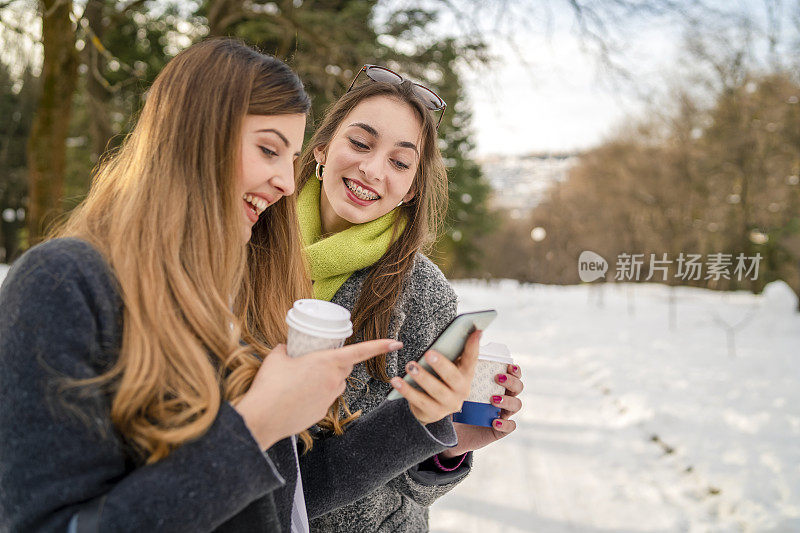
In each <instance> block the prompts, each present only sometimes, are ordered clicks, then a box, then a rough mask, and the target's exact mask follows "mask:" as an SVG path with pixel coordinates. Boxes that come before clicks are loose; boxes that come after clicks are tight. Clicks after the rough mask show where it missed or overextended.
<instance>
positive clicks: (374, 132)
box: [350, 122, 419, 157]
mask: <svg viewBox="0 0 800 533" xmlns="http://www.w3.org/2000/svg"><path fill="white" fill-rule="evenodd" d="M350 125H351V126H354V127H356V128H361V129H362V130H364V131H366V132H367V133H369V134H370V135H372V136H373V137H375V138H376V139H377V138H380V136H381V134H380V133H378V130H376V129H375V128H373V127H372V126H370V125H369V124H364V123H363V122H354V123H352V124H350ZM395 146H399V147H401V148H411V149H412V150H414V152H416V154H417V157H419V150H418V149H417V145H415V144H414V143H412V142H410V141H400V142H399V143H397V144H396V145H395Z"/></svg>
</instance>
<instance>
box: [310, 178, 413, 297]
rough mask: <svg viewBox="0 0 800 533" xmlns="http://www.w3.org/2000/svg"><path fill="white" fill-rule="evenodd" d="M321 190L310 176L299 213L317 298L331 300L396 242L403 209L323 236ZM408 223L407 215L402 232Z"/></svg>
mask: <svg viewBox="0 0 800 533" xmlns="http://www.w3.org/2000/svg"><path fill="white" fill-rule="evenodd" d="M321 189H322V186H321V183H320V181H319V180H318V179H316V178H315V177H313V176H312V177H311V178H309V180H308V181H307V182H306V184H305V185H304V186H303V189H302V190H301V191H300V193H299V194H298V195H297V216H298V219H299V222H300V232H301V233H302V235H303V244H305V247H306V256H307V257H308V263H309V266H310V267H311V279H312V280H313V282H314V298H318V299H320V300H328V301H330V300H331V299H332V298H333V297H334V295H335V294H336V291H338V290H339V287H341V286H342V285H343V284H344V282H345V281H347V278H349V277H350V276H351V275H352V274H353V272H355V271H356V270H361V269H362V268H366V267H368V266H370V265H374V264H375V263H377V262H378V260H379V259H380V258H381V257H383V254H385V253H386V251H387V250H388V249H389V246H390V245H391V244H392V229H393V226H394V222H395V219H396V218H397V216H398V213H399V210H397V209H393V210H391V211H389V212H388V213H386V214H385V215H383V216H382V217H380V218H376V219H375V220H372V221H370V222H366V223H364V224H356V225H354V226H351V227H349V228H347V229H346V230H344V231H340V232H339V233H334V234H333V235H330V236H328V237H325V238H324V239H323V238H322V222H321V218H320V210H319V209H320V208H319V203H320V191H321ZM405 226H406V220H405V217H404V218H403V219H402V220H401V221H400V231H399V232H398V235H399V233H400V232H402V231H403V229H404V228H405Z"/></svg>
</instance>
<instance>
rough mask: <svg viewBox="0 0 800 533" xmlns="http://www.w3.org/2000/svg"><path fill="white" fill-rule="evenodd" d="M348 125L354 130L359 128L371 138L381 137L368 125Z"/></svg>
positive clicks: (356, 123)
mask: <svg viewBox="0 0 800 533" xmlns="http://www.w3.org/2000/svg"><path fill="white" fill-rule="evenodd" d="M350 125H351V126H355V127H356V128H361V129H362V130H364V131H366V132H367V133H369V134H370V135H372V136H373V137H376V138H377V137H380V136H381V134H380V133H378V130H376V129H375V128H373V127H372V126H370V125H369V124H364V123H363V122H353V123H352V124H350Z"/></svg>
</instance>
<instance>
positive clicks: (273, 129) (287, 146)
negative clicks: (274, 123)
mask: <svg viewBox="0 0 800 533" xmlns="http://www.w3.org/2000/svg"><path fill="white" fill-rule="evenodd" d="M262 132H263V133H269V132H272V133H274V134H275V135H277V136H278V137H280V138H281V140H282V141H283V144H285V145H286V148H289V139H287V138H286V136H285V135H284V134H283V133H281V132H279V131H278V130H276V129H275V128H266V129H263V130H257V131H256V133H262Z"/></svg>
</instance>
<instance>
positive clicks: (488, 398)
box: [453, 342, 514, 427]
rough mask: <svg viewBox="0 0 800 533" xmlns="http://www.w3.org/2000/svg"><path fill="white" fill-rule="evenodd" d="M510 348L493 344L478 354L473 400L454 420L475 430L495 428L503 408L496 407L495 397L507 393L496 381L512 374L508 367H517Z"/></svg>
mask: <svg viewBox="0 0 800 533" xmlns="http://www.w3.org/2000/svg"><path fill="white" fill-rule="evenodd" d="M513 363H514V359H513V358H512V357H511V351H510V350H509V349H508V346H506V345H505V344H501V343H499V342H490V343H488V344H485V345H484V346H481V347H480V349H479V350H478V362H477V363H476V365H475V377H473V378H472V384H471V385H470V390H469V396H468V397H467V400H466V401H465V402H464V403H463V405H462V406H461V411H460V412H458V413H455V415H454V416H453V420H454V421H455V422H461V423H463V424H471V425H473V426H485V427H491V425H492V420H494V419H495V418H497V417H499V416H500V408H499V407H495V406H494V405H493V404H492V396H502V395H503V394H504V393H505V392H506V389H505V387H503V386H502V385H500V384H498V383H497V382H496V381H495V379H494V377H495V376H496V375H497V374H505V373H507V372H508V365H510V364H513Z"/></svg>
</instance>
